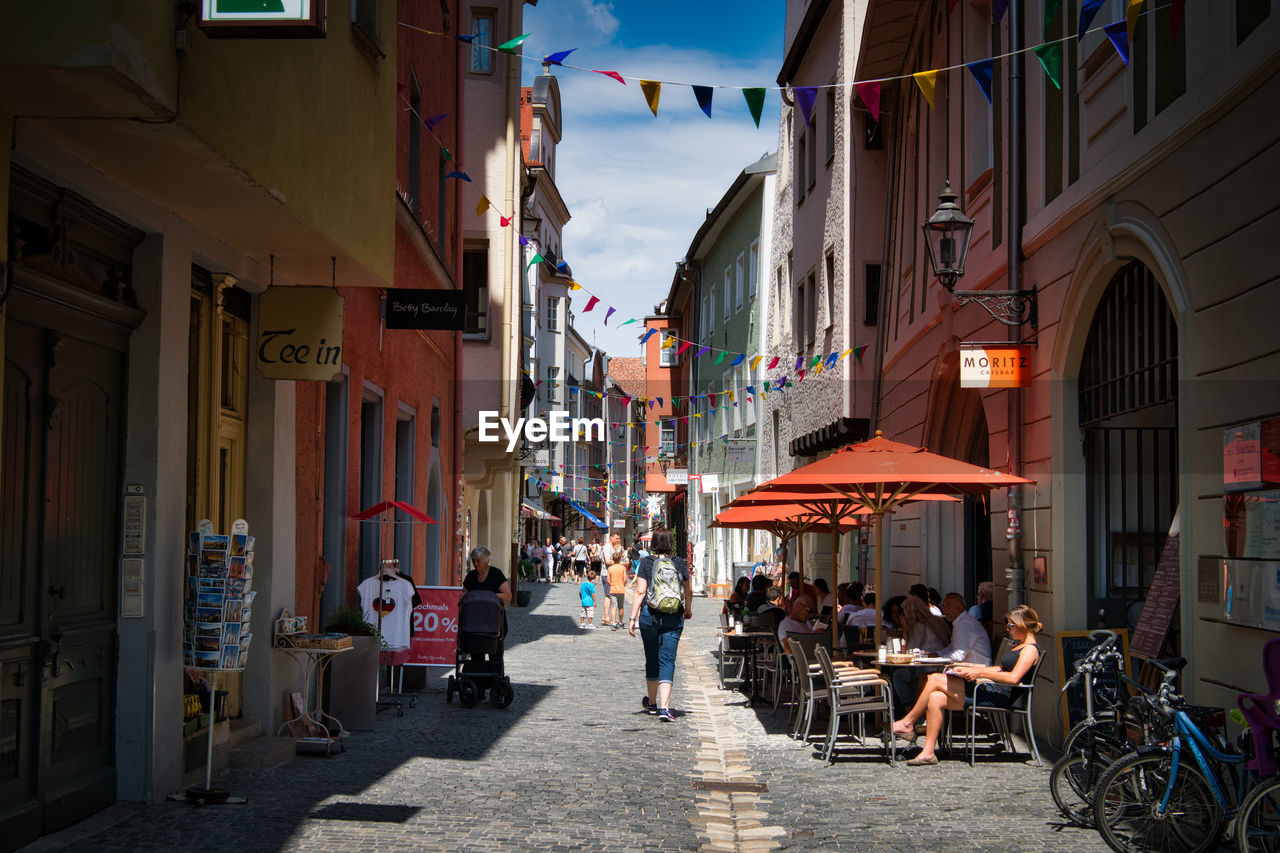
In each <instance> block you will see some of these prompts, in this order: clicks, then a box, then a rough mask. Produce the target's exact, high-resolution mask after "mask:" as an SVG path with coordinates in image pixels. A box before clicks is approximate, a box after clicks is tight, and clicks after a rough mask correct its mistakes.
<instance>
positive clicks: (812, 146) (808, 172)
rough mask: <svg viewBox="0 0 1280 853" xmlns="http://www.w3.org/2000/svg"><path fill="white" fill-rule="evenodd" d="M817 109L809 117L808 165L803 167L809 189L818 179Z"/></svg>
mask: <svg viewBox="0 0 1280 853" xmlns="http://www.w3.org/2000/svg"><path fill="white" fill-rule="evenodd" d="M817 121H818V111H817V110H814V111H813V115H811V116H810V117H809V165H808V166H807V167H806V168H805V177H806V178H808V180H809V189H810V190H812V189H813V185H814V184H815V183H817V180H818V127H817Z"/></svg>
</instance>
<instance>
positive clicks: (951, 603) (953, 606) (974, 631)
mask: <svg viewBox="0 0 1280 853" xmlns="http://www.w3.org/2000/svg"><path fill="white" fill-rule="evenodd" d="M942 612H943V613H944V614H945V615H946V617H947V619H948V620H950V622H951V645H949V646H947V647H946V648H945V649H943V650H942V651H940V652H938V657H943V658H951V659H952V660H953V661H956V662H960V661H964V662H965V663H976V664H981V665H983V666H990V665H991V639H990V638H989V637H988V636H987V632H986V630H985V629H984V628H983V627H982V625H981V623H979V622H978V620H977V619H974V618H973V617H972V616H970V615H969V612H968V611H967V610H966V609H965V604H964V597H963V596H961V595H959V594H958V593H954V592H953V593H951V594H950V595H948V596H947V597H945V598H944V599H942Z"/></svg>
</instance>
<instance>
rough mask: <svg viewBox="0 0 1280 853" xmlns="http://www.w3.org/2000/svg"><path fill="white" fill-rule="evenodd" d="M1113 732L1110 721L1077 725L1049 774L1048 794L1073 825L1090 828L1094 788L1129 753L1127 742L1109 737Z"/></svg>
mask: <svg viewBox="0 0 1280 853" xmlns="http://www.w3.org/2000/svg"><path fill="white" fill-rule="evenodd" d="M1113 730H1114V725H1113V723H1111V722H1109V721H1103V722H1098V723H1095V724H1093V725H1092V726H1084V727H1081V726H1077V727H1076V728H1075V729H1073V730H1072V734H1074V735H1075V737H1074V738H1073V737H1071V735H1068V743H1067V744H1066V745H1065V748H1064V751H1063V755H1062V758H1060V759H1058V762H1057V763H1056V764H1054V766H1053V772H1052V773H1051V774H1050V775H1049V793H1050V794H1052V795H1053V801H1054V803H1055V804H1057V806H1058V811H1060V812H1061V813H1062V816H1063V817H1065V818H1066V819H1067V820H1069V821H1071V822H1072V823H1076V824H1079V825H1081V826H1092V825H1093V810H1092V805H1093V792H1094V789H1095V788H1096V787H1097V785H1098V782H1099V780H1101V778H1102V775H1103V774H1104V773H1106V772H1107V769H1108V768H1109V767H1111V765H1112V764H1114V763H1115V762H1116V761H1117V760H1118V759H1119V758H1120V757H1121V756H1123V755H1125V754H1126V753H1128V752H1129V751H1130V747H1129V745H1128V744H1127V743H1125V742H1123V741H1120V740H1117V739H1116V738H1114V737H1113V736H1112V732H1113Z"/></svg>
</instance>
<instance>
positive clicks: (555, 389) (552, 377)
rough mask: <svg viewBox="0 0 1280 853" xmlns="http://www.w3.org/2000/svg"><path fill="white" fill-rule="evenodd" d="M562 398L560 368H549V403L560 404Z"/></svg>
mask: <svg viewBox="0 0 1280 853" xmlns="http://www.w3.org/2000/svg"><path fill="white" fill-rule="evenodd" d="M560 400H561V396H560V368H558V367H554V366H553V367H548V368H547V402H548V403H559V402H560Z"/></svg>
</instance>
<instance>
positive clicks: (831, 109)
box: [826, 86, 836, 163]
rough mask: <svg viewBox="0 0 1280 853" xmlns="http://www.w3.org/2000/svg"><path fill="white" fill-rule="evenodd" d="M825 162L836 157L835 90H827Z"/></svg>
mask: <svg viewBox="0 0 1280 853" xmlns="http://www.w3.org/2000/svg"><path fill="white" fill-rule="evenodd" d="M826 136H827V162H828V163H830V162H831V161H832V159H834V158H835V156H836V88H835V87H834V86H832V87H831V88H829V89H827V134H826Z"/></svg>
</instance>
